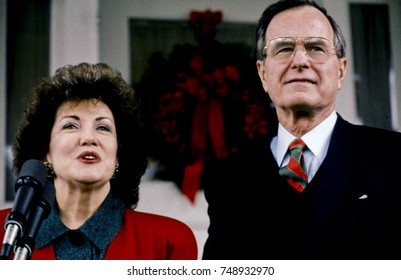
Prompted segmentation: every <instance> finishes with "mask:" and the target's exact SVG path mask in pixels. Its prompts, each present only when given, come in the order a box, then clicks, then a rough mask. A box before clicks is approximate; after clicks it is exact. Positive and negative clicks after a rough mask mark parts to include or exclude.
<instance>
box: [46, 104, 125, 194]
mask: <svg viewBox="0 0 401 280" xmlns="http://www.w3.org/2000/svg"><path fill="white" fill-rule="evenodd" d="M117 147H118V144H117V131H116V125H115V123H114V116H113V113H112V112H111V110H110V109H109V107H108V106H107V105H106V104H105V103H103V102H101V101H97V100H86V101H81V102H72V101H67V102H65V103H63V104H62V105H61V106H60V108H59V109H58V110H57V113H56V118H55V122H54V125H53V128H52V131H51V135H50V145H49V152H48V154H47V157H46V159H47V161H48V162H50V163H52V164H53V169H54V173H55V174H56V178H55V185H56V187H58V186H61V185H68V186H70V187H72V186H74V187H82V186H83V187H85V186H88V185H90V186H91V187H92V188H93V187H99V188H100V187H102V186H104V185H107V186H109V183H108V182H109V180H110V179H111V177H112V176H113V174H114V170H115V166H116V164H117V163H118V159H117Z"/></svg>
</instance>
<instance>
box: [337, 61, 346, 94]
mask: <svg viewBox="0 0 401 280" xmlns="http://www.w3.org/2000/svg"><path fill="white" fill-rule="evenodd" d="M347 64H348V60H347V58H345V57H343V58H340V68H339V69H338V90H340V89H341V87H342V85H343V82H344V79H345V73H346V72H347Z"/></svg>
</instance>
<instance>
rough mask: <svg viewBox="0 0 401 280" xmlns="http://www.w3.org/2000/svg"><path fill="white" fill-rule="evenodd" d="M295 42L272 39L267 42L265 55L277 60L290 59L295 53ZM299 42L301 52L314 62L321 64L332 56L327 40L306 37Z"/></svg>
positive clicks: (289, 39) (329, 42)
mask: <svg viewBox="0 0 401 280" xmlns="http://www.w3.org/2000/svg"><path fill="white" fill-rule="evenodd" d="M297 41H298V40H297V39H295V38H291V37H280V38H274V39H272V40H270V41H269V42H268V45H267V49H266V51H267V53H266V54H267V56H270V57H273V58H275V59H278V60H287V59H290V58H291V57H292V55H293V54H294V53H295V50H296V47H297ZM299 41H301V42H302V44H303V51H304V52H306V54H307V56H308V57H309V58H310V59H311V60H313V61H315V62H323V61H325V60H327V58H328V57H329V55H330V54H332V53H331V51H332V50H333V44H332V43H331V41H329V40H328V39H325V38H320V37H308V38H304V39H302V40H299Z"/></svg>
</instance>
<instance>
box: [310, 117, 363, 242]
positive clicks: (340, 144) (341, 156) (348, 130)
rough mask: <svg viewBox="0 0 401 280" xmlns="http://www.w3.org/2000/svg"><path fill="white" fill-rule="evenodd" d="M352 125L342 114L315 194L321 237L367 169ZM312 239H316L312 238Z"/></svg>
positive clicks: (317, 232)
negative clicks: (364, 168) (363, 171)
mask: <svg viewBox="0 0 401 280" xmlns="http://www.w3.org/2000/svg"><path fill="white" fill-rule="evenodd" d="M358 141H360V139H358V138H357V137H355V136H354V135H353V125H352V124H350V123H348V122H346V121H345V120H343V119H342V118H341V117H340V116H339V115H338V119H337V122H336V125H335V127H334V130H333V135H332V138H331V140H330V144H329V149H328V152H327V156H326V158H325V160H324V161H323V163H322V165H321V167H320V170H319V171H320V172H321V174H320V180H319V182H318V185H317V186H315V187H316V189H315V192H314V194H313V196H314V197H313V201H314V209H315V210H316V211H314V213H315V215H316V216H315V219H314V220H315V225H314V233H313V234H314V235H319V234H320V233H321V232H322V231H323V229H324V228H325V226H327V224H328V222H329V220H330V218H331V217H332V216H333V214H334V213H335V211H336V209H338V207H339V205H340V204H341V203H342V202H343V200H344V198H345V197H346V196H347V194H349V192H350V191H351V190H352V186H355V185H358V184H357V182H356V180H357V178H358V177H359V176H360V173H361V172H362V170H363V166H364V156H363V151H360V150H358V143H357V142H358ZM312 240H313V239H312Z"/></svg>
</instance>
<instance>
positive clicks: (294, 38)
mask: <svg viewBox="0 0 401 280" xmlns="http://www.w3.org/2000/svg"><path fill="white" fill-rule="evenodd" d="M279 38H284V39H285V38H287V39H293V40H294V41H295V47H294V50H293V52H292V53H291V55H290V56H289V58H288V60H289V59H290V58H292V57H294V54H295V51H296V49H297V48H296V47H297V42H298V41H299V40H301V42H302V48H303V52H304V53H305V55H306V56H307V57H308V58H309V59H311V57H310V56H309V55H308V51H307V50H306V49H305V44H304V40H305V39H309V38H318V39H323V40H327V41H329V42H330V43H331V50H333V51H334V52H333V53H330V52H329V53H328V54H329V55H334V54H335V55H337V50H336V45H334V42H333V41H332V40H330V39H328V38H325V37H321V36H308V37H291V36H277V37H273V38H270V39H269V40H268V41H267V42H266V45H265V47H264V48H263V49H264V50H265V57H268V54H267V47H268V45H269V43H270V42H271V41H272V40H275V39H279ZM329 50H330V49H329ZM337 56H338V55H337ZM270 57H271V56H270ZM311 60H312V61H313V59H311Z"/></svg>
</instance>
